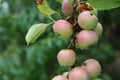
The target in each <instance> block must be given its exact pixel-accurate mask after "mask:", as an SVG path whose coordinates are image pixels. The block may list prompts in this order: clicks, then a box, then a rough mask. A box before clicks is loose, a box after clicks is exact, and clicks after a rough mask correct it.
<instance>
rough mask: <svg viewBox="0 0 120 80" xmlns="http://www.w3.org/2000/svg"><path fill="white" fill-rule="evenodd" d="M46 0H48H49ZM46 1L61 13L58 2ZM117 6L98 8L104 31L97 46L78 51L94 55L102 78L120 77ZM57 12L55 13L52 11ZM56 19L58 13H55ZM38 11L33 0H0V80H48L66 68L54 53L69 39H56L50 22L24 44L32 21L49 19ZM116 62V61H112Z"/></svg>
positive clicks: (90, 55) (118, 12) (63, 46)
mask: <svg viewBox="0 0 120 80" xmlns="http://www.w3.org/2000/svg"><path fill="white" fill-rule="evenodd" d="M48 1H49V0H48ZM49 5H50V6H51V7H52V8H53V9H54V10H56V11H57V12H59V13H60V14H61V15H62V16H63V14H62V12H61V5H60V4H59V3H57V2H55V1H54V0H50V1H49ZM119 14H120V8H117V9H113V10H110V11H102V12H99V15H98V17H99V20H100V22H101V23H102V24H103V26H104V33H103V36H102V37H101V39H100V42H99V44H98V45H97V47H93V48H91V49H89V50H86V51H80V50H78V49H76V51H77V52H78V53H80V55H79V58H80V60H81V61H84V60H85V59H87V58H95V59H97V60H99V61H100V63H101V65H102V70H103V71H102V75H101V76H100V77H101V78H103V80H119V79H120V77H119V76H116V74H120V73H119V72H118V73H117V72H115V70H116V71H119V70H117V69H115V70H114V69H113V68H116V67H117V66H120V65H117V63H119V61H118V62H115V61H116V59H118V58H120V57H119V56H120V55H119V53H120V42H119V41H120V37H119V34H120V31H119V26H120V15H119ZM55 16H56V15H55ZM55 19H56V20H57V17H55ZM50 21H51V20H50V19H48V18H45V17H44V16H43V15H42V14H40V12H39V10H38V8H37V7H36V4H35V2H34V0H31V1H29V0H1V3H0V80H51V78H52V77H53V76H55V75H57V74H62V73H63V72H64V71H67V70H68V69H67V68H66V67H60V66H59V64H58V62H57V59H56V55H57V52H58V51H59V50H60V49H64V48H66V47H67V46H68V44H69V41H64V40H61V39H59V38H58V37H57V36H56V35H55V34H54V33H53V32H52V28H51V26H49V28H48V29H47V31H46V32H45V33H44V34H43V35H42V36H41V37H40V38H39V39H38V40H37V42H36V43H35V44H31V45H30V46H27V44H26V42H25V35H26V33H27V31H28V29H29V27H30V26H31V25H32V24H35V23H41V22H44V23H49V22H50ZM114 63H116V64H114Z"/></svg>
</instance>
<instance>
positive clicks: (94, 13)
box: [90, 8, 98, 16]
mask: <svg viewBox="0 0 120 80" xmlns="http://www.w3.org/2000/svg"><path fill="white" fill-rule="evenodd" d="M90 12H91V14H93V15H95V16H97V15H98V11H97V9H95V8H93V10H91V11H90Z"/></svg>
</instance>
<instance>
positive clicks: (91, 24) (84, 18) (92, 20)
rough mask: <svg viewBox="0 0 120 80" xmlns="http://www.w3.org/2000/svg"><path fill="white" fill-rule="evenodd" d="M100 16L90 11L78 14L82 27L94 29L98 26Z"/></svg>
mask: <svg viewBox="0 0 120 80" xmlns="http://www.w3.org/2000/svg"><path fill="white" fill-rule="evenodd" d="M97 23H98V18H97V17H96V16H95V15H91V12H89V11H83V12H81V13H80V14H79V16H78V24H79V26H80V27H81V28H82V29H94V28H95V27H96V26H97Z"/></svg>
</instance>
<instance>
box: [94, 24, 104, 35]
mask: <svg viewBox="0 0 120 80" xmlns="http://www.w3.org/2000/svg"><path fill="white" fill-rule="evenodd" d="M94 31H95V32H96V33H97V35H98V36H101V35H102V32H103V27H102V24H101V23H98V24H97V27H96V28H95V29H94Z"/></svg>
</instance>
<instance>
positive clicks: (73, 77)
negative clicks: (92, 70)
mask: <svg viewBox="0 0 120 80" xmlns="http://www.w3.org/2000/svg"><path fill="white" fill-rule="evenodd" d="M68 77H69V80H89V74H88V72H87V71H86V69H84V68H81V67H75V68H73V69H72V70H71V71H70V73H69V76H68Z"/></svg>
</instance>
